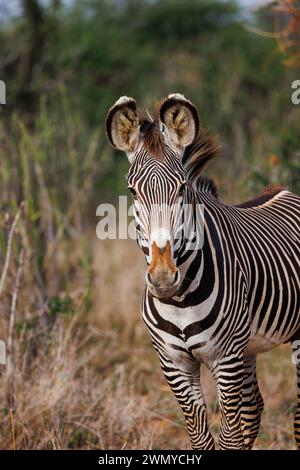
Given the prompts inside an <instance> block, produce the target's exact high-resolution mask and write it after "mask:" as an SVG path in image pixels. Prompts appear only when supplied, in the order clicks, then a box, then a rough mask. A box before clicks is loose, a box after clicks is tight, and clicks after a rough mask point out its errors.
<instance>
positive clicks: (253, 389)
mask: <svg viewBox="0 0 300 470" xmlns="http://www.w3.org/2000/svg"><path fill="white" fill-rule="evenodd" d="M263 408H264V401H263V398H262V396H261V393H260V390H259V387H258V383H257V377H256V356H245V357H244V380H243V407H242V419H241V425H242V431H243V435H244V441H245V448H246V449H248V450H250V449H252V446H253V444H254V441H255V439H256V437H257V435H258V432H259V428H260V419H261V414H262V411H263Z"/></svg>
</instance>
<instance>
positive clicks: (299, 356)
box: [292, 334, 300, 450]
mask: <svg viewBox="0 0 300 470" xmlns="http://www.w3.org/2000/svg"><path fill="white" fill-rule="evenodd" d="M298 337H299V339H297V340H295V341H293V342H292V349H293V357H294V359H295V362H296V371H297V408H296V413H295V418H294V433H295V441H296V445H297V448H298V449H299V450H300V353H299V345H300V335H299V334H298Z"/></svg>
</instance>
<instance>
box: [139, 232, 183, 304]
mask: <svg viewBox="0 0 300 470" xmlns="http://www.w3.org/2000/svg"><path fill="white" fill-rule="evenodd" d="M151 253H152V259H151V264H150V266H149V268H148V271H147V273H146V281H147V284H148V287H149V290H150V292H151V293H152V294H153V295H154V296H156V297H162V298H163V297H164V298H167V297H172V296H173V295H174V294H175V293H176V291H177V289H178V286H179V282H180V273H179V270H178V268H177V267H176V265H175V263H174V260H173V257H172V250H171V244H170V241H169V240H168V241H167V243H166V245H165V247H164V248H160V247H159V246H157V244H156V242H153V243H152V245H151Z"/></svg>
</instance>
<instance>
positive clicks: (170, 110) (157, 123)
mask: <svg viewBox="0 0 300 470" xmlns="http://www.w3.org/2000/svg"><path fill="white" fill-rule="evenodd" d="M106 133H107V137H108V139H109V141H110V142H111V144H112V145H113V146H114V147H115V148H117V149H119V150H122V151H125V152H126V154H127V157H128V159H129V162H130V168H129V172H128V175H127V183H128V188H129V189H130V191H131V193H132V195H133V205H134V208H135V219H136V231H137V241H138V244H139V245H140V247H141V248H142V250H143V252H144V254H145V257H146V261H147V272H146V288H145V291H144V295H143V301H142V317H143V320H144V322H145V324H146V327H147V329H148V331H149V333H150V338H151V340H152V343H153V346H154V349H155V350H156V352H157V353H158V357H159V360H160V365H161V368H162V371H163V373H164V375H165V377H166V379H167V382H168V383H169V385H170V388H171V390H172V391H173V393H174V394H175V396H176V398H177V400H178V403H179V405H180V406H181V409H182V411H183V414H184V417H185V421H186V426H187V431H188V434H189V439H190V444H191V447H192V449H201V450H205V449H209V450H212V449H215V441H214V438H213V436H212V434H211V431H210V428H209V425H208V420H207V410H206V404H205V401H204V397H203V393H202V389H201V382H200V370H201V365H205V366H207V367H208V369H209V370H210V371H211V373H212V376H213V378H214V380H215V382H216V386H217V392H218V401H219V410H220V431H219V448H220V449H240V450H243V449H244V450H250V449H251V448H252V447H253V444H254V441H255V439H256V437H257V435H258V432H259V428H260V420H261V414H262V411H263V408H264V401H263V398H262V395H261V393H260V390H259V386H258V382H257V376H256V355H257V354H258V353H262V352H265V351H268V350H270V349H272V348H273V347H275V346H277V345H279V344H282V343H287V342H291V343H292V344H293V345H295V344H297V341H296V340H299V339H300V261H299V260H300V252H299V250H300V248H299V247H300V237H299V226H300V197H299V196H298V195H296V194H293V193H292V192H290V191H288V190H287V189H285V188H284V187H279V186H274V185H273V186H269V187H267V188H266V189H265V190H264V191H263V192H262V193H261V194H260V195H259V196H257V197H256V198H254V199H252V200H250V201H248V202H245V203H243V204H240V205H235V206H234V205H229V204H225V203H224V202H222V201H221V200H220V199H219V198H218V194H217V187H216V184H215V183H214V181H213V180H211V179H208V178H206V177H205V176H203V174H202V173H203V169H204V167H205V166H206V164H207V163H208V162H209V161H210V160H211V159H213V158H214V157H216V156H217V155H219V153H220V145H219V143H218V138H217V137H216V136H214V135H212V134H210V133H208V132H207V131H206V130H205V129H203V128H202V126H200V121H199V115H198V111H197V108H196V107H195V106H194V105H193V104H192V103H191V102H190V101H189V100H188V99H186V98H185V97H184V96H183V95H181V94H179V93H174V94H170V95H168V96H167V97H166V98H165V99H164V100H162V101H161V102H160V103H159V105H158V106H157V109H156V110H155V111H154V112H153V113H152V114H151V113H150V112H149V111H146V112H145V111H141V110H140V109H139V108H138V107H137V104H136V101H135V100H134V99H133V98H130V97H126V96H123V97H121V98H120V99H119V100H118V101H117V102H116V103H115V104H114V105H113V106H112V107H111V108H110V110H109V112H108V115H107V119H106ZM185 204H188V205H189V207H192V211H193V215H194V216H195V218H197V214H196V212H195V210H196V209H195V208H196V207H197V206H198V205H202V206H203V207H204V218H203V233H202V244H199V246H198V247H197V248H195V247H193V248H192V249H191V247H190V246H189V244H188V243H187V239H186V237H185V236H183V235H182V236H181V237H180V236H179V237H178V236H177V235H176V234H177V229H178V226H177V224H178V223H179V218H178V215H177V216H176V215H174V214H173V212H174V211H173V212H172V207H173V206H174V205H175V206H177V207H179V212H180V210H181V211H183V207H184V205H185ZM141 207H142V209H141ZM153 207H155V209H153ZM157 208H158V209H157ZM160 208H161V210H159V209H160ZM175 212H176V211H175ZM180 220H181V219H180ZM296 369H297V408H296V414H295V419H294V431H295V440H296V444H297V447H298V448H300V364H299V363H298V364H297V365H296Z"/></svg>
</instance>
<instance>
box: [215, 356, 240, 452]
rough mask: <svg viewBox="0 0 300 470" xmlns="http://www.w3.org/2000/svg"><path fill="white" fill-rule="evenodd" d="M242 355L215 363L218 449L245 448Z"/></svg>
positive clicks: (225, 358)
mask: <svg viewBox="0 0 300 470" xmlns="http://www.w3.org/2000/svg"><path fill="white" fill-rule="evenodd" d="M243 371H244V364H243V355H242V354H241V355H239V356H236V355H235V354H234V355H233V354H231V355H228V356H226V357H224V358H222V359H221V360H219V362H218V363H217V364H216V366H215V368H214V369H213V371H212V372H213V375H214V377H215V379H216V382H217V387H218V396H219V405H220V415H221V427H220V438H219V445H220V449H224V450H225V449H240V450H242V449H245V448H246V447H245V442H244V437H243V432H242V423H241V420H242V396H243V375H244V374H243Z"/></svg>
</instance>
